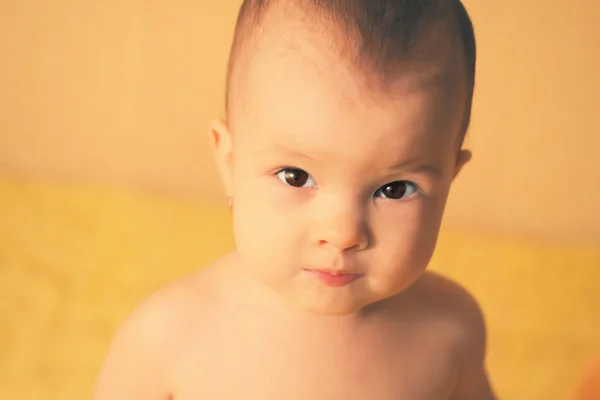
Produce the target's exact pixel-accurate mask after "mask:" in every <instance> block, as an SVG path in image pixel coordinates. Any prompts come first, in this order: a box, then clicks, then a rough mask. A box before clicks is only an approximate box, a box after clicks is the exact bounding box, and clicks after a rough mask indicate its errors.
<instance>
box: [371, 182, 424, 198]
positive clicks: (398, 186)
mask: <svg viewBox="0 0 600 400" xmlns="http://www.w3.org/2000/svg"><path fill="white" fill-rule="evenodd" d="M416 192H417V185H415V184H414V183H412V182H409V181H395V182H390V183H386V184H385V185H383V186H382V187H380V188H379V189H377V191H376V192H375V196H382V197H385V198H387V199H392V200H399V199H403V198H406V197H410V196H412V195H413V194H415V193H416Z"/></svg>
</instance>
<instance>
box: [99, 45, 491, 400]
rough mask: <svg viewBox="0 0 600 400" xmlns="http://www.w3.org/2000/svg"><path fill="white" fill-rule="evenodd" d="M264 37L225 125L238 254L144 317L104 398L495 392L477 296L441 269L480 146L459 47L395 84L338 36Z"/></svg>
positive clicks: (220, 132) (122, 335) (116, 358)
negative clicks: (444, 233)
mask: <svg viewBox="0 0 600 400" xmlns="http://www.w3.org/2000/svg"><path fill="white" fill-rule="evenodd" d="M306 35H309V34H308V33H307V34H306ZM274 36H276V35H274ZM261 40H263V42H262V43H261V46H260V49H261V50H259V51H258V52H257V54H254V55H253V57H252V62H249V63H248V64H247V66H246V68H245V69H244V71H243V73H240V74H239V76H238V77H237V79H239V82H238V84H237V85H236V87H237V90H238V91H239V93H237V96H236V97H235V99H234V100H233V102H232V106H231V110H230V119H229V121H228V122H223V121H219V120H216V121H214V122H213V124H212V127H211V131H210V133H211V142H212V144H213V148H214V151H215V157H216V160H217V165H218V167H219V170H220V173H221V176H222V179H223V182H224V185H225V188H226V191H227V194H228V195H229V196H231V197H232V199H233V217H234V234H235V239H236V245H237V246H236V247H237V248H236V251H234V252H233V253H231V254H229V255H227V256H225V257H223V258H222V259H221V260H219V261H218V262H216V263H215V264H213V265H211V266H209V267H206V268H203V269H202V270H200V271H199V272H197V273H195V274H193V275H190V276H188V277H185V278H183V279H181V280H180V281H178V282H176V283H174V284H172V285H170V286H169V287H167V288H165V289H163V290H161V291H159V292H158V293H156V294H154V295H153V296H152V297H151V298H150V299H148V300H147V301H146V302H145V303H144V304H143V305H141V306H140V307H139V308H138V309H137V310H136V311H135V312H134V313H133V315H132V316H131V317H130V318H129V319H128V321H127V322H126V323H125V324H124V325H123V327H121V329H120V330H119V332H118V333H117V335H116V337H115V339H114V341H113V343H112V346H111V350H110V352H109V355H108V357H107V359H106V362H105V364H104V366H103V369H102V372H101V374H100V378H99V382H98V387H97V391H96V395H95V397H94V398H95V399H96V400H121V399H123V400H125V399H127V400H130V399H148V400H153V399H156V400H159V399H167V398H168V399H177V400H199V399H203V400H205V399H261V400H263V399H266V400H268V399H273V400H276V399H277V400H279V399H290V400H295V399H298V400H308V399H325V400H328V399H331V400H352V399H357V400H364V399H378V400H379V399H380V400H398V399H407V400H442V399H444V400H493V399H494V398H495V397H494V394H493V392H492V389H491V387H490V384H489V382H488V378H487V374H486V371H485V361H484V360H485V347H486V333H485V326H484V321H483V317H482V313H481V311H480V309H479V307H478V305H477V304H476V302H475V300H474V299H473V298H472V297H471V296H470V295H469V294H468V293H467V292H466V291H465V290H464V289H463V288H461V287H460V286H459V285H457V284H456V283H454V282H451V281H449V280H448V279H445V278H443V277H441V276H439V275H436V274H433V273H430V272H427V271H426V268H427V264H428V263H429V261H430V258H431V256H432V254H433V251H434V248H435V243H436V240H437V235H438V231H439V227H440V223H441V220H442V215H443V210H444V207H445V204H446V199H447V196H448V192H449V190H450V186H451V183H452V181H453V179H454V178H455V176H456V175H457V174H458V173H459V171H460V170H461V168H462V167H463V166H464V165H465V164H466V163H467V162H468V161H469V159H470V157H471V155H470V152H469V151H467V150H464V149H461V139H460V137H459V136H460V135H461V133H460V129H461V125H462V121H463V117H464V104H465V96H466V94H465V90H464V82H463V80H461V78H460V77H462V75H461V74H462V73H463V72H462V71H463V70H462V69H461V68H460V63H457V62H451V60H453V55H452V53H451V52H450V51H449V50H445V49H448V48H450V46H445V45H444V44H443V43H442V44H439V43H438V44H436V45H435V46H433V45H431V46H429V47H428V46H424V47H423V48H422V50H423V53H422V54H425V57H424V58H421V60H423V59H426V60H427V62H424V61H420V62H416V61H410V59H409V60H407V62H406V63H404V64H403V65H402V66H401V67H400V70H399V73H398V77H397V79H395V80H393V82H391V83H390V84H389V85H386V87H385V88H383V86H382V85H378V84H375V83H374V81H373V80H370V79H366V78H365V75H364V74H362V73H360V72H359V71H358V70H355V69H353V68H351V67H349V66H348V63H345V62H343V60H342V59H341V58H340V57H339V55H338V53H337V52H335V51H334V50H333V47H332V46H331V44H330V43H326V42H322V41H319V40H318V39H315V38H312V37H303V36H302V35H300V34H298V35H295V36H294V38H287V39H286V40H282V39H281V38H278V37H271V38H264V39H261ZM290 44H291V45H290ZM432 49H433V50H435V51H430V50H432ZM241 82H243V84H242V83H241ZM314 270H323V271H329V272H335V271H337V272H343V273H350V274H355V275H356V276H357V277H358V278H357V279H356V280H354V281H353V282H351V283H349V284H347V285H343V286H330V285H327V284H324V283H323V281H322V280H321V279H318V277H317V276H316V275H315V274H314V273H313V272H311V271H314Z"/></svg>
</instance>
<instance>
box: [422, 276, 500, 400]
mask: <svg viewBox="0 0 600 400" xmlns="http://www.w3.org/2000/svg"><path fill="white" fill-rule="evenodd" d="M411 291H412V294H411V296H413V297H414V299H415V300H416V301H415V303H416V304H422V306H419V310H420V311H421V312H425V313H426V314H427V315H428V316H429V317H428V318H430V319H431V320H432V321H431V323H432V324H434V325H435V326H437V327H439V328H440V329H439V331H438V334H439V333H443V334H444V335H445V336H446V340H447V342H446V344H447V346H448V350H449V351H450V352H451V353H452V354H453V359H454V360H455V362H456V367H457V370H458V371H460V379H459V381H458V383H457V387H456V390H455V395H454V396H453V399H478V400H480V399H486V400H488V399H494V394H493V391H492V389H491V386H490V384H489V380H488V377H487V372H486V369H485V357H486V345H487V343H486V342H487V334H486V324H485V319H484V315H483V312H482V310H481V308H480V306H479V304H478V303H477V301H476V300H475V298H474V297H473V296H472V295H471V294H470V293H469V292H468V291H467V290H466V289H465V288H464V287H462V286H461V285H459V284H458V283H456V282H454V281H452V280H450V279H448V278H445V277H443V276H441V275H439V274H435V273H431V272H428V273H426V274H425V275H424V276H423V277H422V278H421V279H420V280H419V281H417V282H416V283H415V285H414V287H413V288H411ZM421 307H424V308H421Z"/></svg>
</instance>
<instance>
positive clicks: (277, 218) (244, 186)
mask: <svg viewBox="0 0 600 400" xmlns="http://www.w3.org/2000/svg"><path fill="white" fill-rule="evenodd" d="M275 179H277V178H276V177H266V178H264V177H260V178H256V177H252V176H245V177H241V176H240V177H239V179H238V180H237V184H236V186H235V195H236V196H235V200H234V207H233V224H234V236H235V240H236V245H237V249H238V251H239V252H240V254H241V255H242V256H243V257H244V258H245V259H247V261H249V262H250V263H251V264H253V266H254V267H257V268H258V267H260V268H269V266H272V265H273V264H277V265H278V266H280V269H281V270H282V271H285V270H286V268H285V265H286V264H289V263H290V260H289V259H290V256H289V255H290V254H297V253H298V250H299V249H300V247H301V246H302V244H303V240H304V236H305V232H306V230H305V228H304V224H303V222H302V221H303V217H302V215H301V210H302V208H301V207H300V204H297V203H298V201H297V200H295V199H294V198H293V196H290V195H289V192H291V191H290V190H285V189H286V188H285V187H283V185H282V184H279V183H278V182H276V181H275Z"/></svg>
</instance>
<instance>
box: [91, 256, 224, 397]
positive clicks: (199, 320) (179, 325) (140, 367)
mask: <svg viewBox="0 0 600 400" xmlns="http://www.w3.org/2000/svg"><path fill="white" fill-rule="evenodd" d="M210 274H211V272H210V267H208V268H206V269H202V270H201V271H198V272H196V273H194V274H191V275H189V276H186V277H184V278H182V279H180V280H178V281H176V282H174V283H172V284H170V285H168V286H167V287H165V288H162V289H160V290H158V291H157V292H155V293H154V294H152V295H151V296H150V297H149V298H148V299H147V300H145V301H144V302H143V303H142V304H141V305H140V306H138V307H137V308H136V309H135V310H134V311H133V312H132V313H131V315H130V316H129V317H128V318H127V320H126V321H125V322H124V323H123V324H122V325H121V327H120V328H119V329H118V331H117V333H116V334H115V336H114V337H113V339H112V341H111V344H110V348H109V351H108V355H107V357H106V359H105V361H104V363H103V366H102V369H101V371H100V375H99V378H98V382H97V385H96V391H95V397H94V399H95V400H104V399H111V400H119V399H132V398H148V399H161V398H166V397H167V396H168V395H169V393H170V389H171V382H170V378H171V377H170V372H171V367H172V365H173V363H174V362H176V359H177V358H178V356H179V354H181V352H182V351H184V350H185V348H186V343H189V341H190V340H192V339H191V338H192V337H194V333H197V332H198V331H199V330H200V326H201V325H202V324H203V320H205V318H206V317H207V313H208V312H209V310H210V309H211V303H212V302H214V301H215V300H214V298H213V293H212V292H211V285H210V284H209V281H210Z"/></svg>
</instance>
